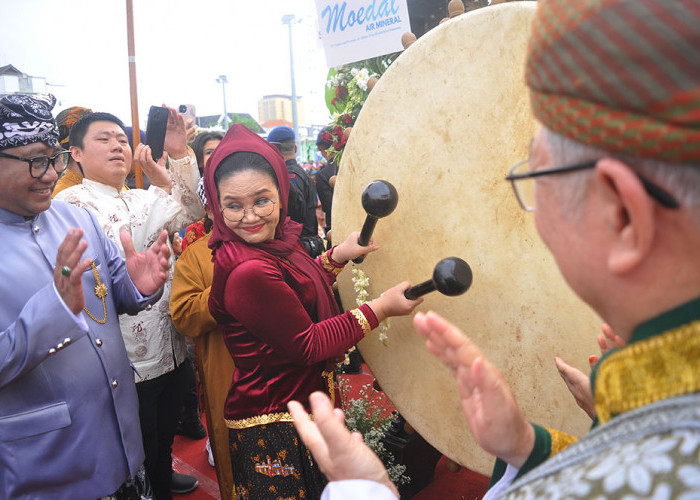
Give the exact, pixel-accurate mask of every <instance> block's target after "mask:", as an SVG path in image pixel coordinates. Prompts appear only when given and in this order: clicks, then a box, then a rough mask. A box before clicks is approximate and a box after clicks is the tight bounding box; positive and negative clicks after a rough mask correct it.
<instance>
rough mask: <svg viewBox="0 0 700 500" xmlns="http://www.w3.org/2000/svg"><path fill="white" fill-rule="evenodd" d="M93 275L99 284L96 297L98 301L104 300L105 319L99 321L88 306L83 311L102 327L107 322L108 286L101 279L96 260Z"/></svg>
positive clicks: (93, 262)
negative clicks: (106, 298)
mask: <svg viewBox="0 0 700 500" xmlns="http://www.w3.org/2000/svg"><path fill="white" fill-rule="evenodd" d="M92 274H94V275H95V281H96V282H97V285H96V286H95V296H96V297H97V298H98V299H102V309H103V311H104V316H105V319H103V320H99V319H97V318H96V317H95V316H93V315H92V313H91V312H90V311H88V308H87V306H84V307H83V311H85V312H86V313H87V315H88V316H90V317H91V318H92V319H93V320H94V321H96V322H97V323H99V324H101V325H104V324H105V323H106V322H107V301H106V300H105V297H107V285H105V284H104V283H102V280H101V279H100V273H98V272H97V266H96V265H95V261H94V260H93V261H92Z"/></svg>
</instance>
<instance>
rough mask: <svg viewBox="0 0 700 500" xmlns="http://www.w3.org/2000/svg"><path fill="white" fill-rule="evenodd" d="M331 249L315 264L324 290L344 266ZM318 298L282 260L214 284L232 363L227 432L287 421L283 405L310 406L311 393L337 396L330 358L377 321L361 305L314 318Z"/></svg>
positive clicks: (241, 269) (253, 264)
mask: <svg viewBox="0 0 700 500" xmlns="http://www.w3.org/2000/svg"><path fill="white" fill-rule="evenodd" d="M331 252H332V250H329V251H328V252H326V253H324V254H322V255H321V256H319V257H318V258H317V259H316V263H317V264H318V265H319V266H320V267H321V268H322V269H323V270H324V272H325V276H326V278H327V282H328V284H329V286H330V284H331V283H332V282H333V281H334V280H335V277H336V275H337V274H338V272H339V271H340V270H341V269H342V267H341V266H340V265H339V264H337V263H335V262H333V261H332V259H330V253H331ZM217 272H225V271H224V270H221V269H217V268H216V267H215V269H214V273H215V274H216V273H217ZM219 278H222V276H219ZM217 284H218V286H217ZM329 293H330V289H329ZM316 301H317V300H316V292H315V288H314V286H313V284H312V282H311V280H310V279H309V278H308V277H307V276H306V275H305V274H303V273H302V272H300V271H299V270H298V269H296V268H295V267H294V266H293V265H292V264H291V263H290V262H289V261H287V260H285V259H275V260H269V259H266V260H258V259H251V260H247V261H245V262H242V263H241V264H239V265H237V266H236V267H235V268H233V269H232V270H230V272H229V275H228V277H225V279H215V280H214V285H212V290H211V294H210V299H209V307H210V310H211V313H212V316H213V317H214V318H215V319H216V321H217V323H218V324H219V326H220V328H221V331H222V333H223V336H224V341H225V343H226V347H227V348H228V351H229V353H230V354H231V357H232V358H233V360H234V363H235V365H236V370H235V372H234V374H233V380H232V383H231V388H230V389H229V393H228V397H227V399H226V406H225V409H224V416H225V418H226V421H227V425H228V426H229V427H230V428H245V427H251V426H254V425H260V424H266V423H272V422H283V421H291V420H292V419H291V416H290V415H289V414H288V413H287V409H286V403H287V402H288V401H291V400H298V401H302V402H304V403H308V397H309V395H310V394H311V393H312V392H313V391H317V390H320V391H324V392H326V393H327V394H328V393H330V395H331V396H335V391H334V390H333V389H332V384H330V383H329V377H325V376H324V375H323V373H324V370H328V368H329V366H332V363H329V361H332V360H337V359H341V358H342V356H343V354H344V352H345V351H346V350H347V349H349V348H350V347H352V346H354V345H355V344H357V342H359V341H360V340H361V339H362V338H363V337H364V335H366V334H367V333H368V332H369V331H370V330H371V329H374V328H376V327H377V325H378V321H377V318H376V316H375V315H374V313H373V312H372V309H371V308H370V307H369V306H367V305H363V306H360V307H359V308H357V309H353V310H351V311H347V312H345V313H343V314H340V315H337V316H334V317H332V318H328V319H324V320H319V319H318V316H317V313H316Z"/></svg>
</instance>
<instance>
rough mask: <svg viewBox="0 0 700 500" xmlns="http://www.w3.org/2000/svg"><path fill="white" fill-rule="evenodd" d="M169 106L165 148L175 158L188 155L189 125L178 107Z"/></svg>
mask: <svg viewBox="0 0 700 500" xmlns="http://www.w3.org/2000/svg"><path fill="white" fill-rule="evenodd" d="M163 107H165V108H168V127H167V128H166V130H165V144H164V145H163V149H165V151H166V152H167V153H168V155H169V156H170V157H171V158H173V159H174V160H179V159H181V158H184V157H185V156H187V127H186V126H185V117H184V116H183V115H182V114H181V113H178V112H177V110H176V109H174V108H170V107H168V106H165V105H163Z"/></svg>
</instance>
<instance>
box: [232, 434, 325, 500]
mask: <svg viewBox="0 0 700 500" xmlns="http://www.w3.org/2000/svg"><path fill="white" fill-rule="evenodd" d="M229 450H230V453H231V467H232V469H233V483H234V485H235V488H236V495H237V497H238V500H259V499H260V500H263V499H270V500H278V499H284V500H288V499H289V500H300V499H305V500H314V499H318V498H320V497H321V492H322V491H323V488H324V487H325V485H326V483H327V480H326V478H325V476H324V475H323V474H321V471H320V470H319V468H318V466H317V465H316V463H315V462H314V460H313V457H312V456H311V452H310V451H309V450H308V449H307V448H306V446H304V443H303V442H302V441H301V439H300V438H299V435H298V434H297V432H296V430H295V429H294V424H293V423H292V422H276V423H272V424H266V425H257V426H255V427H248V428H246V429H229Z"/></svg>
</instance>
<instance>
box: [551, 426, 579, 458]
mask: <svg viewBox="0 0 700 500" xmlns="http://www.w3.org/2000/svg"><path fill="white" fill-rule="evenodd" d="M545 429H547V432H549V437H550V439H551V440H552V444H551V447H550V452H549V456H550V457H551V456H552V455H556V454H557V453H559V452H560V451H561V450H563V449H564V448H566V447H567V446H569V445H570V444H572V443H575V442H576V441H578V439H577V438H576V437H574V436H572V435H570V434H567V433H566V432H561V431H558V430H556V429H550V428H549V427H545Z"/></svg>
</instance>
